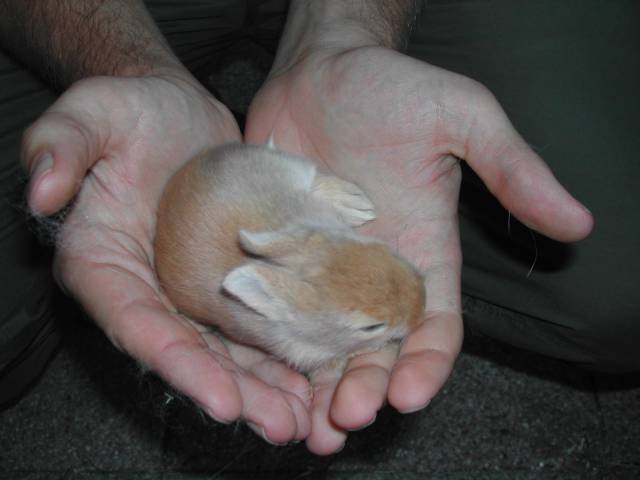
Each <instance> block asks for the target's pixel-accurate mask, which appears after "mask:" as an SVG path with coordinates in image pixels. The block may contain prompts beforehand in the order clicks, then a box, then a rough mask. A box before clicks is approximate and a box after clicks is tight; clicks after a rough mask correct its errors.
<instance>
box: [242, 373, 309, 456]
mask: <svg viewBox="0 0 640 480" xmlns="http://www.w3.org/2000/svg"><path fill="white" fill-rule="evenodd" d="M236 383H237V385H238V388H239V389H240V394H241V396H242V399H243V408H242V418H243V419H244V420H245V421H246V422H247V425H249V427H250V428H251V429H252V430H254V432H256V433H257V434H258V435H260V436H261V437H262V438H263V439H264V440H266V441H267V442H269V443H271V444H273V445H284V444H286V443H288V442H290V441H296V440H303V439H305V438H307V437H308V436H309V434H310V432H311V419H310V418H309V414H308V411H307V408H306V407H305V405H304V404H303V402H302V401H301V400H300V398H299V397H298V396H297V395H294V394H291V393H288V392H284V391H282V390H280V389H278V388H275V387H272V386H271V385H268V384H266V383H264V382H263V381H262V380H260V379H259V378H258V377H256V376H254V375H250V374H245V375H237V376H236Z"/></svg>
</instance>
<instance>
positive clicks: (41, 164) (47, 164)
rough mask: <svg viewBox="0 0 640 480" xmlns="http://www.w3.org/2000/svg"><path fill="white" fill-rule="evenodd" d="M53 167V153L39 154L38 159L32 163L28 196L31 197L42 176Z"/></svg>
mask: <svg viewBox="0 0 640 480" xmlns="http://www.w3.org/2000/svg"><path fill="white" fill-rule="evenodd" d="M52 169H53V155H51V154H50V153H45V154H44V155H42V156H40V158H39V159H38V160H36V161H35V163H34V164H33V168H32V169H31V179H30V180H29V193H28V198H29V199H31V196H32V195H33V192H35V191H36V190H37V189H38V187H39V186H40V184H41V183H42V180H43V179H44V177H45V176H46V175H47V173H49V172H50V171H51V170H52Z"/></svg>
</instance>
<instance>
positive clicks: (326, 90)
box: [245, 47, 593, 454]
mask: <svg viewBox="0 0 640 480" xmlns="http://www.w3.org/2000/svg"><path fill="white" fill-rule="evenodd" d="M272 132H273V136H274V140H275V143H276V145H278V146H279V147H280V148H282V149H283V150H287V151H291V152H297V153H300V154H303V155H305V156H307V157H309V158H312V159H315V160H317V161H318V162H320V163H321V164H323V165H324V166H325V167H326V168H328V169H330V170H331V171H332V172H334V173H335V174H336V175H338V176H340V177H342V178H345V179H347V180H350V181H353V182H354V183H356V184H358V185H359V186H360V187H362V188H363V189H364V191H365V192H366V193H367V194H368V195H369V197H370V198H371V199H372V201H373V203H374V204H375V206H376V213H377V219H376V220H375V221H374V222H372V223H370V224H368V225H366V226H365V227H363V228H362V232H363V233H366V234H369V235H373V236H377V237H379V238H382V239H384V240H385V241H386V242H388V243H389V244H390V245H391V246H392V247H393V248H395V249H397V251H398V252H399V253H400V254H402V255H403V256H405V257H406V258H407V259H409V260H410V261H412V262H413V263H414V264H415V265H416V266H417V267H418V268H419V269H420V271H421V272H422V273H423V274H424V277H425V289H426V295H427V308H426V312H425V322H424V324H423V325H422V326H421V327H420V328H419V329H417V330H416V331H414V332H413V333H412V334H410V335H409V336H408V337H407V338H406V339H405V341H404V342H403V344H402V346H401V348H400V349H399V351H398V349H394V348H393V347H390V348H389V349H387V350H385V351H381V352H377V353H371V354H367V355H362V356H359V357H356V358H354V359H353V360H352V361H351V362H350V363H349V365H348V367H347V369H346V371H345V373H344V374H343V375H342V377H341V378H336V377H335V376H326V377H324V378H323V377H318V378H316V379H314V392H315V393H314V399H313V405H312V431H311V434H310V436H309V438H308V439H307V445H308V447H309V448H310V450H311V451H313V452H316V453H319V454H327V453H332V452H335V451H337V450H338V449H340V448H341V447H342V445H343V444H344V442H345V439H346V432H347V431H348V430H355V429H360V428H363V427H364V426H366V425H368V424H369V423H370V422H373V421H374V420H375V416H376V412H377V411H378V410H379V409H380V408H381V407H382V405H383V404H384V403H385V401H388V402H389V403H390V404H391V405H392V406H394V407H395V408H397V409H398V410H399V411H401V412H413V411H416V410H419V409H421V408H424V407H425V406H426V405H427V404H428V403H429V401H430V400H431V399H432V398H433V397H434V395H436V393H437V392H438V391H439V390H440V388H441V387H442V386H443V384H444V383H445V381H446V379H447V378H448V376H449V374H450V373H451V370H452V368H453V365H454V362H455V359H456V357H457V355H458V353H459V351H460V348H461V343H462V336H463V327H462V316H461V294H460V289H461V287H460V275H461V263H462V255H461V251H460V241H459V232H458V220H457V206H458V192H459V187H460V180H461V171H460V166H459V163H458V162H459V159H461V160H464V161H466V162H467V163H468V164H469V165H470V166H471V168H473V170H474V171H475V172H476V173H477V174H478V175H479V176H480V177H481V178H482V179H483V181H484V182H485V184H486V185H487V187H488V188H489V190H490V191H491V192H492V193H493V194H494V195H495V196H496V197H497V198H498V199H499V200H500V202H501V203H502V204H503V205H504V206H505V208H507V209H509V210H510V211H511V212H512V213H513V214H514V215H516V216H517V217H518V218H519V219H520V220H521V221H523V222H524V223H525V224H526V225H528V226H529V227H531V228H533V229H535V230H537V231H539V232H541V233H543V234H545V235H548V236H550V237H552V238H554V239H557V240H561V241H573V240H578V239H581V238H583V237H585V236H586V235H588V233H589V232H590V230H591V228H592V224H593V223H592V222H593V220H592V217H591V215H590V213H589V212H588V211H587V210H586V209H585V208H584V207H583V206H582V205H580V204H579V203H578V202H577V201H576V200H574V199H573V198H572V197H571V196H570V195H569V194H568V193H567V192H566V191H565V190H564V189H563V188H562V187H561V186H560V184H559V183H558V182H557V181H556V180H555V178H554V177H553V175H552V173H551V172H550V170H549V169H548V167H547V166H546V165H545V164H544V162H543V161H542V160H541V159H540V158H539V157H538V156H537V155H536V154H535V153H534V152H533V151H532V150H531V149H530V148H529V147H528V146H527V144H526V142H525V141H524V140H523V139H522V138H521V137H520V136H519V135H518V134H517V132H516V131H515V130H514V129H513V127H512V126H511V124H510V122H509V120H508V119H507V117H506V115H505V113H504V112H503V110H502V109H501V107H500V106H499V104H498V102H497V101H496V100H495V98H494V97H493V96H492V95H491V93H489V91H488V90H487V89H486V88H484V87H483V86H482V85H480V84H478V83H477V82H475V81H473V80H471V79H468V78H466V77H463V76H460V75H457V74H454V73H451V72H448V71H445V70H442V69H440V68H437V67H434V66H431V65H429V64H426V63H424V62H421V61H418V60H415V59H412V58H409V57H406V56H404V55H402V54H400V53H397V52H394V51H392V50H388V49H384V48H380V47H361V48H358V49H352V50H341V51H339V50H334V51H332V50H331V49H325V50H320V49H319V50H317V51H314V52H308V53H307V54H306V56H304V57H302V58H301V60H299V61H298V62H297V63H295V64H293V65H291V66H288V67H284V68H275V69H274V70H273V71H272V73H271V74H270V77H269V79H268V81H267V82H266V83H265V85H264V86H263V87H262V89H261V91H260V92H259V93H258V95H257V96H256V98H255V99H254V102H253V104H252V106H251V109H250V112H249V116H248V119H247V129H246V134H245V140H246V141H248V142H253V143H262V142H265V141H266V139H267V138H268V137H269V135H270V134H271V133H272Z"/></svg>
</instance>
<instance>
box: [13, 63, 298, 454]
mask: <svg viewBox="0 0 640 480" xmlns="http://www.w3.org/2000/svg"><path fill="white" fill-rule="evenodd" d="M239 140H240V131H239V129H238V127H237V125H236V123H235V121H234V119H233V117H232V116H231V114H230V112H229V111H228V110H227V109H226V108H225V107H224V106H223V105H222V104H221V103H219V102H218V101H217V100H216V99H215V98H213V97H212V96H211V95H209V94H208V93H207V92H206V91H205V90H204V88H203V87H201V86H200V85H199V84H198V83H197V82H196V81H195V79H193V78H192V77H190V76H189V75H188V74H186V72H185V73H184V74H182V73H180V74H156V75H150V76H145V77H129V78H124V77H93V78H89V79H87V80H83V81H80V82H78V83H76V84H75V85H73V86H72V87H71V88H70V89H69V90H68V91H67V92H66V93H65V94H64V95H63V96H62V97H60V99H59V100H58V101H57V102H56V103H55V104H54V105H53V106H52V107H51V108H49V109H48V110H47V111H46V112H45V113H44V114H43V115H42V116H41V117H40V118H39V119H38V120H37V121H36V122H35V123H34V124H33V125H32V126H31V127H30V128H29V129H28V131H27V132H26V134H25V137H24V144H23V161H24V163H25V166H26V168H27V169H29V171H31V181H30V187H29V192H28V200H29V204H30V206H31V209H32V210H33V211H34V212H35V213H37V214H38V215H49V214H52V213H55V212H56V211H58V210H59V209H61V208H62V207H64V206H65V205H66V204H68V203H69V202H70V201H71V200H72V198H73V197H75V202H74V204H73V207H72V208H71V210H70V213H69V214H68V215H67V217H66V219H65V221H64V223H63V225H62V226H61V230H60V232H59V235H58V238H57V253H56V261H55V267H54V270H55V274H56V278H57V279H58V281H59V283H60V284H61V286H62V287H63V288H64V289H66V290H67V291H68V292H70V293H71V294H72V295H73V296H74V297H76V299H77V300H79V302H80V303H81V304H82V306H83V307H84V308H85V309H86V310H87V312H88V313H89V315H90V316H91V317H92V318H93V319H94V320H95V321H96V322H97V324H98V325H99V326H100V327H101V328H102V329H103V330H104V331H105V333H106V334H107V335H108V337H109V338H110V339H111V341H112V342H113V343H114V345H116V346H117V347H118V348H120V349H122V350H124V351H125V352H127V353H128V354H130V355H131V356H133V357H134V358H135V359H136V360H138V361H139V362H141V363H142V364H143V365H144V366H145V367H147V368H150V369H151V370H153V371H154V372H156V373H157V374H158V375H159V376H160V377H162V378H163V379H164V380H166V381H167V382H168V383H169V384H170V385H172V386H173V387H174V388H176V389H177V390H178V391H180V392H181V393H184V394H186V395H187V396H189V397H191V398H192V399H193V400H194V401H195V403H196V404H198V405H199V406H200V407H201V408H203V410H204V411H205V412H206V413H208V414H209V415H210V416H212V417H213V418H215V419H217V420H219V421H222V422H230V421H233V420H236V419H237V418H241V419H243V420H245V421H246V422H248V424H249V425H250V426H252V428H254V429H256V430H258V433H259V434H261V435H262V436H264V437H266V438H268V439H270V440H271V441H272V442H275V443H284V442H288V441H290V440H296V439H302V438H305V437H306V436H307V435H308V433H309V428H310V422H309V418H308V413H307V410H308V403H309V398H308V393H309V386H308V383H307V381H306V379H305V378H304V377H302V376H301V375H299V374H298V373H296V372H294V371H292V370H290V369H288V368H287V367H285V366H284V365H282V364H280V363H278V362H275V361H274V360H272V359H270V358H269V357H267V356H265V355H264V354H261V353H260V352H258V351H256V350H252V349H249V348H245V347H237V348H229V349H227V347H226V346H225V345H223V343H222V342H221V341H220V340H219V339H218V338H217V337H216V336H214V335H213V334H212V333H208V332H207V330H206V329H205V328H204V327H201V326H199V325H198V324H196V323H195V322H192V321H190V320H189V319H187V318H184V317H183V316H181V315H179V314H178V313H177V312H176V311H175V309H174V308H173V307H172V305H171V303H170V301H169V300H168V299H167V298H166V297H165V296H164V295H163V294H162V292H161V290H160V288H159V286H158V282H157V279H156V277H155V274H154V271H153V264H154V252H153V238H154V231H155V219H156V210H157V206H158V202H159V200H160V196H161V194H162V191H163V188H164V186H165V184H166V182H167V181H168V179H169V178H170V177H171V175H172V174H173V173H174V172H175V171H176V170H177V169H179V168H180V167H181V165H183V164H184V163H185V162H187V161H188V160H189V159H190V158H191V157H192V156H194V155H195V154H196V153H198V152H200V151H201V150H202V149H204V148H207V147H211V146H213V145H216V144H220V143H225V142H230V141H239Z"/></svg>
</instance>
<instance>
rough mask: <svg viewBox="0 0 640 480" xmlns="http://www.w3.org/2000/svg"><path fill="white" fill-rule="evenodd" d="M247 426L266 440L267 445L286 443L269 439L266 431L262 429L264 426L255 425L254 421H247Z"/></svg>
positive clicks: (276, 445) (275, 445) (279, 445)
mask: <svg viewBox="0 0 640 480" xmlns="http://www.w3.org/2000/svg"><path fill="white" fill-rule="evenodd" d="M247 427H249V428H250V429H251V430H253V432H254V433H255V434H256V435H258V436H260V437H262V439H263V440H264V441H265V442H267V443H268V444H269V445H273V446H274V447H281V446H282V445H286V444H285V443H276V442H274V441H273V440H271V439H270V438H269V437H267V434H266V432H265V431H264V428H263V427H261V426H260V425H256V424H255V423H251V422H247Z"/></svg>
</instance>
